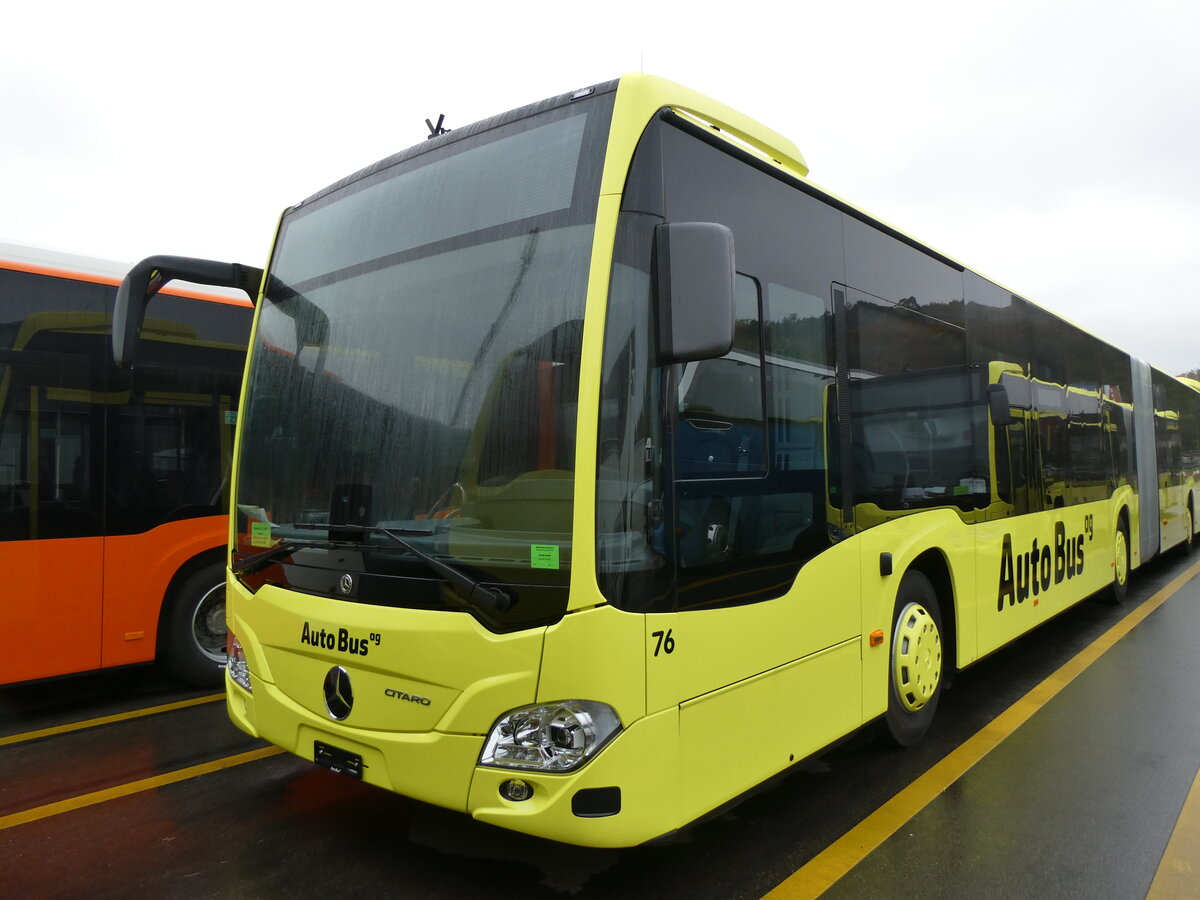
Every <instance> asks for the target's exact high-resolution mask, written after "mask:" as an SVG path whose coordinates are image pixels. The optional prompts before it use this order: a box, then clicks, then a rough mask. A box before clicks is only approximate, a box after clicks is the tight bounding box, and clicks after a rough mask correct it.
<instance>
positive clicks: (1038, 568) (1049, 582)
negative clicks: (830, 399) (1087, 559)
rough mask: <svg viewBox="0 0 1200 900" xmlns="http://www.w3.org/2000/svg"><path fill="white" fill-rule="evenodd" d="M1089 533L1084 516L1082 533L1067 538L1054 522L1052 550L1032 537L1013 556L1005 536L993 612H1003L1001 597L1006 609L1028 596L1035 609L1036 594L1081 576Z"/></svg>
mask: <svg viewBox="0 0 1200 900" xmlns="http://www.w3.org/2000/svg"><path fill="white" fill-rule="evenodd" d="M1093 533H1094V525H1093V522H1092V517H1091V516H1084V523H1083V531H1082V532H1081V533H1080V534H1078V535H1076V536H1074V537H1071V538H1068V537H1067V526H1066V525H1065V524H1064V523H1063V522H1062V521H1058V522H1055V523H1054V540H1053V549H1052V544H1051V542H1050V541H1043V542H1041V543H1039V542H1038V539H1037V538H1034V539H1033V543H1032V544H1031V545H1030V547H1029V550H1028V551H1026V552H1022V553H1017V554H1015V555H1014V553H1013V540H1012V535H1011V534H1005V535H1004V545H1003V547H1002V548H1001V550H1000V587H999V590H998V591H997V597H996V609H997V611H1000V612H1003V611H1004V600H1005V598H1007V599H1008V605H1009V606H1015V605H1016V604H1018V603H1024V602H1025V601H1026V600H1028V599H1029V595H1030V594H1031V593H1032V594H1033V597H1034V601H1033V602H1034V605H1035V606H1036V605H1037V602H1038V600H1037V598H1038V595H1039V594H1044V593H1046V592H1047V591H1049V590H1050V588H1051V587H1052V586H1054V585H1056V584H1062V582H1064V581H1068V580H1070V579H1072V578H1074V577H1075V576H1076V575H1081V574H1083V563H1084V552H1083V543H1084V538H1085V537H1086V538H1087V539H1088V540H1091V538H1092V536H1093Z"/></svg>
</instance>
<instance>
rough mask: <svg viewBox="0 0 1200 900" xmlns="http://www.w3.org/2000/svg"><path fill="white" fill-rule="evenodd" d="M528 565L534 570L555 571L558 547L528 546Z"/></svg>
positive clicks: (546, 545)
mask: <svg viewBox="0 0 1200 900" xmlns="http://www.w3.org/2000/svg"><path fill="white" fill-rule="evenodd" d="M529 565H530V566H531V567H532V568H534V569H557V568H558V545H557V544H530V545H529Z"/></svg>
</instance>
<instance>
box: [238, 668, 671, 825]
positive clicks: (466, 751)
mask: <svg viewBox="0 0 1200 900" xmlns="http://www.w3.org/2000/svg"><path fill="white" fill-rule="evenodd" d="M226 705H227V708H228V710H229V716H230V719H231V720H232V721H233V723H234V724H235V725H237V727H239V728H240V729H241V730H242V731H245V732H246V733H247V734H249V735H252V736H253V737H258V738H262V739H264V740H267V741H269V742H270V743H272V744H275V745H276V746H278V747H281V748H283V749H284V750H286V751H288V752H289V753H292V754H295V755H296V756H299V757H301V758H303V759H307V760H309V761H311V762H318V761H320V762H322V764H325V765H326V766H329V765H330V764H331V761H332V762H333V764H334V765H335V767H336V768H340V769H344V770H346V773H347V774H350V775H352V776H353V777H360V778H361V779H362V780H363V781H365V782H367V783H368V784H372V785H375V786H377V787H381V788H384V789H385V790H389V791H393V792H395V793H398V794H402V795H404V796H406V797H411V798H413V799H416V800H421V801H423V802H426V803H431V804H434V805H437V806H443V807H446V808H449V809H454V810H458V811H461V812H465V813H467V814H468V815H470V816H472V817H473V818H475V819H478V820H479V821H481V822H487V823H489V824H492V825H498V826H500V827H502V828H507V829H511V830H513V831H519V832H523V833H525V834H531V835H536V836H538V837H543V838H547V839H550V840H555V841H562V842H564V843H569V844H579V845H583V846H592V847H625V846H633V845H636V844H641V843H644V842H646V841H648V840H651V839H653V838H656V837H659V836H661V835H663V834H665V833H667V832H670V831H673V830H675V829H676V828H677V827H679V824H680V823H679V821H678V806H677V803H678V798H679V796H680V794H679V790H680V785H679V784H678V783H677V782H678V766H674V765H672V764H671V761H672V760H676V759H677V758H678V734H679V717H678V710H677V709H675V708H673V709H668V710H665V711H663V712H660V713H657V714H655V715H651V716H647V717H645V718H642V719H640V720H638V721H637V722H635V723H633V724H632V725H631V726H629V727H627V728H625V729H624V730H623V731H622V732H621V733H620V734H618V735H617V736H616V737H615V738H613V740H611V741H610V742H609V743H608V745H607V746H605V747H604V748H603V749H602V750H601V751H600V752H599V753H598V754H597V755H596V756H595V757H594V758H593V759H591V760H590V761H588V762H587V763H586V764H585V765H583V766H582V767H581V768H579V769H578V770H576V771H574V772H569V773H564V774H544V773H537V772H528V771H525V770H519V769H504V768H493V767H490V766H480V765H478V761H479V754H480V751H481V749H482V747H483V741H484V736H483V735H478V734H449V733H445V732H439V731H431V732H421V733H412V732H383V731H366V730H361V729H347V728H343V727H339V726H338V725H337V723H334V722H331V721H330V720H328V719H322V718H321V717H319V716H316V715H314V714H313V713H311V712H310V711H309V710H307V709H304V708H303V707H301V706H299V705H297V704H296V703H294V702H292V701H291V700H290V699H289V698H288V697H286V696H285V695H284V694H283V693H282V692H280V691H279V690H278V689H277V688H276V687H275V685H273V684H271V683H270V682H265V681H262V680H255V681H254V692H253V693H252V694H249V693H247V692H246V691H244V690H243V689H242V688H240V687H238V686H237V685H235V684H234V683H233V682H231V681H229V680H228V679H227V681H226ZM501 712H503V710H498V711H497V713H498V714H499V713H501ZM331 752H332V755H331ZM355 760H357V761H358V764H357V766H356V765H355V762H354V761H355ZM347 763H348V764H347ZM513 780H520V781H523V782H525V784H526V785H528V788H529V792H528V793H529V796H528V797H527V798H526V799H522V800H511V799H508V798H507V795H508V794H510V793H512V792H511V791H508V790H506V783H507V782H510V781H513Z"/></svg>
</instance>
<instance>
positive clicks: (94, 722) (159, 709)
mask: <svg viewBox="0 0 1200 900" xmlns="http://www.w3.org/2000/svg"><path fill="white" fill-rule="evenodd" d="M224 699H225V695H224V694H209V695H207V696H204V697H195V698H193V699H191V700H180V701H178V702H176V703H164V704H163V705H162V706H150V707H147V708H146V709H135V710H132V711H130V712H124V713H116V714H115V715H111V716H101V717H100V718H98V719H87V720H85V721H83V722H72V723H71V724H69V725H56V726H55V727H53V728H43V729H42V730H41V731H27V732H25V733H24V734H11V735H9V736H8V737H0V747H4V746H6V745H8V744H20V743H23V742H25V741H34V740H37V739H38V738H44V737H50V736H51V735H55V734H68V733H70V732H72V731H82V730H84V729H85V728H95V727H96V726H98V725H108V724H110V723H112V722H124V721H126V720H127V719H138V718H141V717H142V716H153V715H157V714H158V713H164V712H170V711H171V710H174V709H187V708H188V707H189V706H201V705H202V704H205V703H216V702H217V701H218V700H224Z"/></svg>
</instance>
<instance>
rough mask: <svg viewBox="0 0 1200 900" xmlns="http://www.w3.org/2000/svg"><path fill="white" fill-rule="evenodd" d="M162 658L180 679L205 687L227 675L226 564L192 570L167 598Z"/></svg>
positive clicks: (213, 685) (160, 652) (160, 651)
mask: <svg viewBox="0 0 1200 900" xmlns="http://www.w3.org/2000/svg"><path fill="white" fill-rule="evenodd" d="M159 659H161V660H162V662H163V664H164V665H166V667H167V669H169V670H170V671H171V673H172V674H173V675H175V676H176V677H177V678H179V679H181V680H183V681H186V682H188V683H189V684H194V685H197V686H204V687H215V686H217V685H220V684H221V683H222V682H223V681H224V678H225V566H224V564H223V563H210V564H209V565H207V566H204V567H203V568H201V569H199V570H197V571H195V572H193V573H192V574H191V575H190V576H189V577H188V578H187V580H186V581H184V582H183V584H181V585H180V586H179V588H178V589H176V590H175V591H174V592H173V593H172V594H171V595H170V596H169V597H168V598H167V608H166V609H165V610H164V611H163V627H162V629H161V630H160V632H159Z"/></svg>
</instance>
